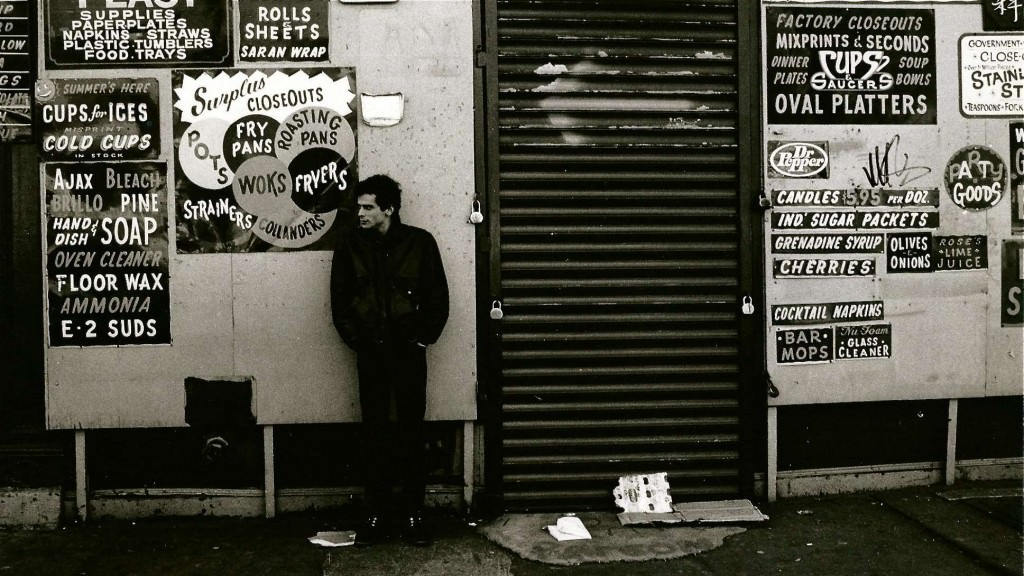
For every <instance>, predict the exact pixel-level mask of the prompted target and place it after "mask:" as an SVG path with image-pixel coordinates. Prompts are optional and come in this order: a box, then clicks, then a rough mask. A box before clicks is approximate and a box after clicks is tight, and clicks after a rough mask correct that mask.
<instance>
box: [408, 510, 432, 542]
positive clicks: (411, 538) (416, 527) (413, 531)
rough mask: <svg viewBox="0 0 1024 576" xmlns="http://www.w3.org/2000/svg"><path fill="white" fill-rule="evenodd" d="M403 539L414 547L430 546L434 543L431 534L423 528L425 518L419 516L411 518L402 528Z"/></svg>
mask: <svg viewBox="0 0 1024 576" xmlns="http://www.w3.org/2000/svg"><path fill="white" fill-rule="evenodd" d="M402 537H403V538H405V540H406V541H407V542H409V543H410V544H412V545H413V546H429V545H430V543H431V542H432V539H431V538H430V533H429V532H427V529H426V527H424V526H423V518H422V517H421V516H419V515H416V516H410V517H409V518H408V519H407V520H406V524H405V526H403V527H402Z"/></svg>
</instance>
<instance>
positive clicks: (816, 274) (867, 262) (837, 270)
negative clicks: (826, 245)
mask: <svg viewBox="0 0 1024 576" xmlns="http://www.w3.org/2000/svg"><path fill="white" fill-rule="evenodd" d="M772 270H773V272H774V276H775V277H776V278H835V277H845V276H874V275H875V260H874V258H858V259H839V258H776V259H775V261H774V265H773V266H772Z"/></svg>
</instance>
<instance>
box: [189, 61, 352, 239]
mask: <svg viewBox="0 0 1024 576" xmlns="http://www.w3.org/2000/svg"><path fill="white" fill-rule="evenodd" d="M173 83H174V86H175V88H174V93H175V102H174V108H175V110H174V113H175V122H174V134H175V140H176V142H177V143H178V144H177V151H176V155H175V156H176V159H177V166H178V168H179V170H178V174H179V178H178V181H177V188H176V189H177V206H176V210H177V222H178V226H177V230H178V252H184V253H190V252H258V251H267V250H284V249H292V250H294V249H302V250H326V249H329V247H330V246H331V241H330V238H331V237H333V234H334V233H335V231H336V230H335V228H336V226H335V224H336V222H346V223H347V222H348V221H349V220H351V219H350V218H340V219H339V212H344V211H348V210H351V208H350V207H349V206H350V204H351V202H348V201H347V200H351V195H352V191H353V187H354V184H355V183H356V181H357V176H356V162H355V160H356V134H355V131H356V122H355V112H354V111H353V110H352V108H351V107H350V106H349V103H350V102H351V101H352V100H353V98H354V97H355V92H354V90H355V73H354V71H353V70H352V69H346V68H331V69H316V70H306V69H303V70H293V71H287V70H277V71H273V72H270V73H266V72H263V71H261V70H228V71H208V72H193V71H187V70H186V71H176V72H175V73H174V74H173Z"/></svg>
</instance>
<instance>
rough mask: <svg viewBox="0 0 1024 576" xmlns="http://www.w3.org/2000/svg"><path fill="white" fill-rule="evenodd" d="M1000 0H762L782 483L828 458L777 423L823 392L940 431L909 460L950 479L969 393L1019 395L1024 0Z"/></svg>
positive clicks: (847, 419)
mask: <svg viewBox="0 0 1024 576" xmlns="http://www.w3.org/2000/svg"><path fill="white" fill-rule="evenodd" d="M997 5H1002V4H1001V3H995V2H979V3H962V2H959V3H951V2H910V3H901V4H900V5H899V6H894V5H891V4H880V3H868V2H840V3H820V2H814V3H807V2H764V3H762V14H763V21H762V27H763V54H762V56H763V61H764V68H763V70H764V75H763V85H764V93H763V94H764V114H763V120H764V147H763V150H762V152H763V157H764V159H765V161H764V166H765V184H764V190H763V199H762V203H763V204H764V205H765V207H766V210H765V217H764V230H765V246H766V250H765V262H764V270H765V284H766V304H767V306H766V334H767V338H766V357H767V363H768V372H769V374H770V375H771V377H772V380H773V383H774V388H775V392H777V394H774V395H773V396H772V397H771V398H770V399H769V405H770V407H771V408H770V409H769V425H770V427H769V490H770V493H773V492H774V487H773V484H774V481H775V479H776V477H775V473H776V472H777V471H778V472H779V475H780V476H782V479H781V480H780V482H783V484H782V487H781V488H780V490H781V491H783V492H785V491H786V490H789V489H790V488H791V486H790V483H788V480H792V479H793V478H795V477H796V476H795V475H797V474H800V475H803V476H807V475H810V476H813V473H812V472H808V471H807V470H803V471H796V470H785V469H783V470H781V471H779V470H777V469H776V466H777V464H778V456H779V453H780V452H781V453H783V454H784V455H788V456H789V457H788V458H783V459H782V460H783V462H784V467H785V466H788V465H791V464H792V463H793V462H796V461H799V462H801V464H799V465H802V466H806V467H810V468H814V467H818V468H825V467H828V466H829V464H828V463H825V462H820V463H819V464H817V466H815V464H814V463H812V462H809V461H808V460H806V459H804V458H792V456H793V455H794V454H796V453H797V452H798V450H797V449H796V448H795V447H796V446H797V444H798V443H800V442H803V441H806V440H807V438H806V437H804V436H803V435H802V434H800V433H799V432H797V431H796V430H797V428H798V427H797V428H795V427H793V426H790V425H789V423H788V422H780V419H782V418H784V417H786V416H791V417H792V418H794V422H803V423H805V424H807V425H810V423H811V422H814V421H815V420H816V419H815V417H814V416H813V414H814V413H815V409H814V408H813V406H814V405H821V408H820V409H819V410H818V413H824V411H830V413H832V415H833V418H832V422H833V423H834V426H835V430H834V433H835V435H836V436H842V435H845V431H847V430H849V431H851V432H852V431H854V430H857V429H859V427H858V423H859V422H863V419H864V418H865V417H868V418H869V419H870V418H871V416H870V414H872V413H874V414H875V417H874V418H875V420H874V421H873V422H872V423H873V424H874V427H875V428H876V429H878V428H886V429H888V428H890V427H891V429H892V430H895V431H897V432H895V434H896V435H895V436H894V437H893V440H892V442H893V443H894V444H901V443H908V444H909V443H910V442H911V441H910V438H911V437H913V436H914V435H915V434H918V433H920V434H923V435H924V436H926V437H935V438H937V440H936V442H938V444H935V443H928V442H925V443H922V444H921V446H922V448H921V450H920V451H919V453H917V454H907V453H904V454H902V455H901V456H900V457H896V458H895V459H896V460H897V461H902V462H904V463H906V462H908V461H911V462H915V463H920V462H925V463H927V464H929V465H931V464H933V463H935V462H936V461H938V462H939V463H940V466H939V469H938V470H935V471H931V470H928V471H927V474H926V475H925V476H919V477H917V480H920V479H921V478H931V477H933V476H935V475H936V474H937V475H938V476H937V477H942V475H945V476H946V477H947V478H946V480H947V481H952V480H953V479H954V478H953V477H952V476H953V475H955V472H956V471H955V469H954V468H955V464H954V462H955V460H956V457H955V454H956V433H955V429H956V424H957V407H958V399H983V398H999V397H1013V396H1017V397H1018V403H1019V396H1020V394H1021V392H1022V370H1024V369H1022V354H1021V350H1022V340H1021V315H1020V314H1021V313H1020V290H1021V278H1022V276H1021V273H1020V270H1021V268H1020V264H1019V263H1020V254H1021V249H1022V246H1024V244H1022V241H1021V236H1020V235H1021V228H1020V225H1021V214H1022V204H1021V202H1022V198H1021V194H1020V190H1019V187H1020V182H1021V180H1020V178H1021V177H1020V172H1021V167H1020V156H1021V151H1020V150H1021V138H1022V137H1024V134H1022V133H1021V132H1022V130H1024V125H1022V124H1021V122H1020V119H1021V118H1022V113H1024V111H1022V109H1021V108H1020V106H1021V104H1020V103H1021V90H1024V81H1022V78H1021V67H1020V62H1022V61H1024V36H1022V35H1021V32H1020V30H1021V28H1020V22H1021V20H1022V19H1024V14H1020V12H1021V11H1020V9H1012V8H1003V9H1000V8H998V7H997ZM1000 10H1003V11H1004V12H1006V13H1005V14H1004V13H1003V12H1000ZM1014 10H1016V12H1018V14H1016V20H1015V21H1016V22H1017V24H1016V32H1014V31H1012V30H1007V28H1012V27H1013V26H1014V24H1013V21H1014V20H1013V18H1012V16H1013V14H1012V12H1013V11H1014ZM933 400H943V402H939V403H935V402H922V401H933ZM947 400H948V401H947ZM1007 400H1008V401H1010V402H1013V401H1014V400H1013V399H1012V398H1007ZM915 402H916V403H915ZM851 403H858V404H859V403H864V404H863V405H861V406H863V407H862V408H859V407H858V406H856V405H854V404H851ZM844 405H845V406H846V408H845V409H843V408H842V406H844ZM912 405H913V406H914V408H913V410H912V411H910V413H911V414H917V418H916V420H917V421H918V422H917V423H916V424H910V425H903V424H899V425H898V424H896V422H897V421H903V418H905V417H906V415H907V414H906V413H907V412H908V411H909V409H910V407H911V406H912ZM872 406H874V407H876V408H878V409H877V410H874V411H873V410H872V409H871V407H872ZM795 407H801V408H799V409H797V408H795ZM842 414H845V416H843V415H842ZM947 419H948V420H949V422H950V426H951V429H950V430H951V431H950V432H949V433H948V434H947V433H946V431H945V430H943V428H944V427H945V426H944V424H945V422H946V420H947ZM926 421H928V422H932V425H930V426H922V425H921V424H922V423H924V422H926ZM819 424H820V422H819ZM915 429H919V430H920V432H913V430H915ZM819 430H820V429H819ZM787 432H788V433H789V435H788V436H786V435H785V434H786V433H787ZM901 434H902V436H903V437H902V438H901ZM875 440H877V441H878V443H876V444H874V445H876V446H884V444H885V440H884V439H883V438H877V439H875ZM851 444H852V443H851ZM936 448H937V453H938V454H939V456H940V457H939V458H935V454H936V450H935V449H936ZM888 452H889V449H887V448H883V447H880V448H879V449H878V450H877V453H878V455H879V458H878V459H877V460H876V461H875V462H871V460H870V459H868V460H867V463H868V464H881V463H883V462H884V463H886V464H891V463H890V462H888V461H887V459H889V458H891V457H893V455H892V454H888ZM840 453H842V450H840ZM1017 456H1018V457H1019V453H1018V454H1017ZM901 458H902V460H901ZM850 461H857V458H851V459H848V462H850ZM861 461H863V460H861ZM799 465H798V466H799ZM833 465H834V464H833ZM917 467H918V468H920V466H917ZM878 470H882V469H881V468H879V469H878ZM870 471H871V470H870V466H868V468H867V469H864V468H862V469H860V470H859V472H860V473H861V474H863V473H865V472H870ZM1017 471H1018V474H1019V464H1018V467H1017ZM933 472H934V474H933ZM824 475H825V474H824V473H823V476H824ZM803 476H801V477H803ZM868 476H870V474H868ZM795 482H796V480H792V483H795ZM835 484H839V485H841V484H842V482H838V483H835ZM793 490H797V489H796V488H793Z"/></svg>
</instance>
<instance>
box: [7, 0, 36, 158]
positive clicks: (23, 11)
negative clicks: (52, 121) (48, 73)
mask: <svg viewBox="0 0 1024 576" xmlns="http://www.w3.org/2000/svg"><path fill="white" fill-rule="evenodd" d="M35 14H36V6H35V2H33V1H30V0H0V144H3V143H10V142H26V141H28V140H29V139H30V137H31V136H32V101H31V99H32V84H33V82H34V81H35V77H36V49H35V47H36V42H35V31H36V26H35V22H36V20H35Z"/></svg>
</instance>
